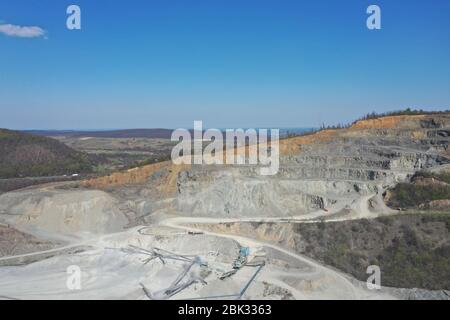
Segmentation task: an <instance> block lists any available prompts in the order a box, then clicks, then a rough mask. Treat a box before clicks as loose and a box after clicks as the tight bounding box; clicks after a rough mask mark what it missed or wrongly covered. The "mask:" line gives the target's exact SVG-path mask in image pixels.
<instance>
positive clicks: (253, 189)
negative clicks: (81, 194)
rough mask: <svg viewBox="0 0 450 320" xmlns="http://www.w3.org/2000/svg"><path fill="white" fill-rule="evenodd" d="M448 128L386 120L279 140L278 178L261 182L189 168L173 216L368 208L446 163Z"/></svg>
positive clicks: (445, 121)
mask: <svg viewBox="0 0 450 320" xmlns="http://www.w3.org/2000/svg"><path fill="white" fill-rule="evenodd" d="M449 130H450V115H446V114H440V115H427V116H410V117H385V118H381V119H375V120H365V121H360V122H357V123H356V124H354V125H353V126H351V127H350V128H347V129H341V130H325V131H322V132H319V133H317V134H315V135H312V136H307V137H297V138H292V139H286V140H283V141H281V142H280V150H281V152H282V155H281V158H280V170H279V172H278V174H277V175H275V176H260V175H259V174H258V171H257V169H256V168H254V167H249V166H241V167H237V166H235V167H231V166H216V167H211V166H201V167H195V166H193V167H192V168H191V169H190V170H189V171H185V172H181V173H180V174H179V176H178V181H177V206H178V210H179V211H180V212H182V213H183V214H185V215H192V216H209V217H262V216H292V215H302V214H307V213H311V212H314V211H317V210H319V211H322V212H326V211H328V209H329V208H334V209H335V210H336V211H338V210H340V209H342V208H340V207H342V206H344V207H345V206H348V204H351V203H352V202H353V203H354V202H355V201H356V200H357V199H361V197H366V199H367V200H366V201H367V203H366V204H364V205H363V207H367V208H368V210H369V209H370V207H371V205H370V202H371V201H372V202H373V201H374V199H376V198H379V196H380V195H381V193H382V192H384V190H385V189H386V188H387V187H389V186H392V185H395V184H396V183H398V182H401V181H405V180H407V179H408V178H409V177H411V176H412V175H413V174H414V173H415V172H416V171H419V170H424V169H428V168H433V167H436V166H440V165H445V164H448V163H450V159H449V157H448V156H447V153H448V142H449V138H448V134H447V133H448V132H449ZM359 209H361V208H359Z"/></svg>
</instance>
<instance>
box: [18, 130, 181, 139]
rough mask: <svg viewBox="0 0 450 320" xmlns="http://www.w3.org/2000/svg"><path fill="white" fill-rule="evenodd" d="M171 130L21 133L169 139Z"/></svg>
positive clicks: (49, 135) (35, 131)
mask: <svg viewBox="0 0 450 320" xmlns="http://www.w3.org/2000/svg"><path fill="white" fill-rule="evenodd" d="M172 131H173V130H171V129H124V130H108V131H101V130H100V131H72V130H28V131H23V132H25V133H30V134H34V135H38V136H46V137H51V136H54V137H56V136H66V137H93V138H154V139H170V136H171V134H172Z"/></svg>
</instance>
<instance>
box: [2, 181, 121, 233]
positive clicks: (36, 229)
mask: <svg viewBox="0 0 450 320" xmlns="http://www.w3.org/2000/svg"><path fill="white" fill-rule="evenodd" d="M0 219H1V220H2V221H4V222H6V223H8V224H11V225H14V226H15V227H16V228H18V229H21V230H23V231H25V232H28V233H31V234H40V233H42V234H46V233H50V234H52V233H53V234H55V235H70V236H77V237H83V236H85V235H86V236H89V235H93V234H104V233H110V232H115V231H120V230H122V229H123V227H124V226H125V225H126V224H127V222H128V221H127V219H126V217H125V216H124V215H123V214H122V213H121V212H120V211H119V210H118V208H117V201H116V200H115V199H114V198H113V197H112V196H110V195H108V194H107V193H105V192H103V191H97V190H84V191H78V190H77V191H67V190H63V191H62V190H48V191H47V190H45V189H44V190H42V189H38V190H29V191H20V192H11V193H6V194H4V195H2V196H0Z"/></svg>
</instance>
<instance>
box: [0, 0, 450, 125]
mask: <svg viewBox="0 0 450 320" xmlns="http://www.w3.org/2000/svg"><path fill="white" fill-rule="evenodd" d="M70 4H77V5H79V6H80V7H81V10H82V30H79V31H78V30H76V31H69V30H67V28H66V18H67V14H66V8H67V6H68V5H70ZM370 4H377V5H379V6H380V7H381V10H382V29H381V30H377V31H370V30H368V29H367V28H366V18H367V14H366V8H367V7H368V5H370ZM0 24H12V25H17V26H36V27H39V28H42V29H43V30H45V35H44V36H40V37H34V38H21V37H15V36H11V35H10V36H7V35H5V34H1V33H0V112H1V116H0V127H7V128H13V129H32V128H33V129H104V128H143V127H168V128H176V127H191V126H192V125H193V121H194V120H203V122H204V126H206V127H221V128H225V127H228V128H233V127H311V126H319V125H320V124H322V123H323V122H324V123H326V124H336V123H339V122H348V121H350V120H352V119H354V118H357V117H359V116H361V115H363V114H365V113H367V112H370V111H373V110H375V111H378V112H382V111H388V110H396V109H402V108H406V107H417V108H423V109H446V108H450V1H448V0H434V1H426V0H414V1H412V0H409V1H403V0H395V1H392V0H389V1H379V0H371V1H365V0H345V1H338V0H334V1H333V0H328V1H325V0H318V1H300V0H292V1H288V0H270V1H268V0H205V1H203V0H202V1H200V0H176V1H175V0H128V1H124V0H114V1H107V0H89V1H84V0H71V1H64V0H58V1H56V0H27V1H23V0H2V1H1V2H0Z"/></svg>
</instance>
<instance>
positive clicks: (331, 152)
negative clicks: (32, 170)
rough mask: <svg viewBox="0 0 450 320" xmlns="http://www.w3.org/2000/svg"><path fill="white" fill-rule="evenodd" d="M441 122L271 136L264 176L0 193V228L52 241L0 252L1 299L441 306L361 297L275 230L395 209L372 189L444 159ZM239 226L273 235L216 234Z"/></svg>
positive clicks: (113, 180)
mask: <svg viewBox="0 0 450 320" xmlns="http://www.w3.org/2000/svg"><path fill="white" fill-rule="evenodd" d="M449 128H450V116H448V115H439V117H438V118H433V116H417V117H416V116H415V117H410V118H408V117H400V118H397V117H387V118H385V119H382V120H380V121H372V120H370V121H363V122H360V123H357V124H356V125H355V126H353V127H351V128H349V129H342V130H326V131H321V132H319V133H317V134H314V135H310V136H307V137H299V138H292V139H287V140H283V141H282V143H281V151H282V157H281V159H280V171H279V173H278V174H277V175H275V176H269V177H262V176H260V175H259V174H258V171H257V170H255V168H253V167H248V166H244V167H230V166H222V167H208V166H200V167H199V166H193V167H189V166H183V167H179V166H178V167H177V166H174V165H173V164H172V163H170V162H162V163H158V164H153V165H149V166H143V167H141V168H136V169H132V170H127V171H123V172H118V173H114V174H111V175H108V176H105V177H101V178H96V179H91V180H87V181H83V182H82V183H79V184H77V185H70V186H67V187H65V188H62V187H61V186H60V185H59V186H58V187H56V186H52V185H47V186H45V187H34V188H29V189H27V190H23V191H16V192H12V193H6V194H4V195H2V196H0V222H1V223H6V224H10V225H11V226H12V227H14V228H15V229H17V230H20V232H23V233H27V234H28V235H30V236H33V237H36V238H38V239H45V240H46V241H52V242H58V244H59V245H58V247H57V248H53V249H48V250H43V251H42V250H41V249H40V248H38V247H36V248H35V250H36V252H35V253H31V254H18V255H12V256H4V257H2V258H0V265H2V267H0V296H2V297H9V298H19V299H42V298H49V299H56V298H61V299H93V298H98V299H112V298H117V299H149V298H152V299H183V298H184V299H187V298H213V297H216V296H220V297H222V298H224V297H225V296H226V297H227V298H231V299H236V298H243V299H257V298H260V299H394V298H403V299H406V298H415V299H423V298H425V299H431V298H432V299H444V298H446V297H448V295H447V294H446V293H445V292H444V291H442V290H437V291H427V290H421V289H417V290H416V289H403V288H389V287H383V288H382V289H381V290H368V288H367V287H366V284H365V283H364V282H361V281H358V280H356V279H355V278H354V277H352V276H350V275H348V274H345V273H343V272H342V270H338V269H336V268H335V267H333V266H329V265H327V264H331V263H330V262H328V261H327V260H325V258H324V259H323V260H322V259H321V257H319V255H317V256H312V257H313V258H314V259H317V260H318V261H316V260H314V259H311V258H310V257H305V256H304V255H302V254H299V253H298V252H296V249H295V248H296V247H295V246H294V247H291V246H290V245H291V244H292V243H293V244H294V245H295V244H296V236H295V232H294V233H291V234H289V233H285V232H284V231H283V228H282V227H280V226H284V225H290V228H292V226H294V225H295V224H300V225H301V226H302V227H301V228H307V225H308V227H309V225H311V228H318V226H320V225H323V224H327V225H328V224H330V225H331V224H332V223H334V222H336V221H346V220H355V221H357V220H358V219H362V218H364V219H374V218H377V217H380V216H391V215H393V214H395V213H398V212H397V211H395V210H392V209H390V208H388V207H387V206H386V205H385V203H384V201H383V196H382V195H383V194H384V192H385V191H386V190H387V189H388V188H391V187H393V186H395V185H396V184H398V183H399V182H403V181H408V180H409V179H410V178H411V177H412V175H414V173H415V172H417V171H419V170H434V169H435V168H438V167H441V166H446V165H448V164H449V163H450V159H449V158H448V157H447V150H448V137H447V135H446V134H442V132H447V131H448V129H449ZM368 221H373V220H368ZM243 222H251V223H256V224H264V223H272V224H274V225H276V226H277V227H276V228H273V230H274V231H275V232H274V233H268V232H267V233H265V232H264V233H265V235H266V236H267V237H266V238H264V239H262V238H261V239H260V238H259V236H260V235H259V234H258V232H259V231H258V229H256V231H255V232H248V233H247V234H245V233H244V232H240V231H239V232H236V233H234V234H233V232H228V231H226V232H225V233H222V231H223V230H215V228H216V227H218V226H221V224H224V223H225V224H226V223H229V224H233V223H243ZM207 224H209V226H208V225H207ZM372 227H373V228H375V229H376V224H373V226H372ZM301 228H300V229H301ZM276 230H278V231H276ZM396 230H397V229H396ZM391 231H392V234H395V232H397V231H398V230H397V231H395V230H394V229H393V230H391ZM391 231H389V232H391ZM394 231H395V232H394ZM370 232H375V231H373V230H372V231H370ZM439 234H440V235H442V234H441V233H439ZM437 235H438V234H437ZM437 235H436V236H437ZM330 237H331V238H332V234H330ZM331 238H330V240H331ZM388 238H389V237H386V239H388ZM309 239H310V240H311V239H313V237H310V238H309ZM433 240H435V241H440V240H441V241H443V240H444V239H443V238H439V239H437V238H436V239H434V238H433ZM30 243H32V242H30ZM311 243H314V242H313V241H312V242H311ZM241 247H248V248H249V253H250V255H249V257H248V261H247V262H248V266H244V267H243V268H241V269H239V270H238V271H237V272H236V273H235V274H234V275H231V276H230V277H228V278H226V279H224V280H221V279H220V277H221V276H223V274H224V273H226V272H227V271H231V270H232V265H233V263H235V261H236V260H237V259H238V257H239V250H240V248H241ZM161 249H162V250H163V251H161ZM316 249H317V250H319V249H320V247H317V248H316ZM164 250H165V251H164ZM167 251H169V252H167ZM369 255H372V253H370V254H369ZM369 258H370V257H369ZM369 260H370V259H367V263H369V262H371V261H369ZM17 261H20V264H22V266H21V267H17V266H16V265H17V264H18V262H17ZM320 261H322V262H320ZM324 262H325V264H324ZM23 264H25V265H23ZM71 265H77V266H79V267H80V270H81V272H82V288H81V290H70V289H68V287H67V285H66V282H67V279H68V274H67V272H66V271H67V267H69V266H71ZM253 277H254V278H253ZM360 279H361V278H360ZM244 289H246V290H244ZM440 289H444V288H440Z"/></svg>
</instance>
